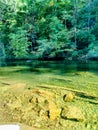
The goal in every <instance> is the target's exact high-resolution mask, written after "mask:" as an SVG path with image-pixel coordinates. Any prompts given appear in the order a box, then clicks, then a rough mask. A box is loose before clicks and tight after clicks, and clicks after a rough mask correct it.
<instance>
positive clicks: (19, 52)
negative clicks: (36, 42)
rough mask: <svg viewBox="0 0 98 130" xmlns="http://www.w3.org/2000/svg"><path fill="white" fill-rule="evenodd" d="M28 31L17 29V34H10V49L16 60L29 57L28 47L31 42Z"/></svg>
mask: <svg viewBox="0 0 98 130" xmlns="http://www.w3.org/2000/svg"><path fill="white" fill-rule="evenodd" d="M26 34H27V31H26V30H23V29H22V28H19V27H18V28H17V31H16V32H15V33H10V35H9V38H10V49H11V50H12V53H13V54H14V56H15V57H16V58H18V57H20V58H22V57H26V56H28V46H30V42H28V39H27V36H26Z"/></svg>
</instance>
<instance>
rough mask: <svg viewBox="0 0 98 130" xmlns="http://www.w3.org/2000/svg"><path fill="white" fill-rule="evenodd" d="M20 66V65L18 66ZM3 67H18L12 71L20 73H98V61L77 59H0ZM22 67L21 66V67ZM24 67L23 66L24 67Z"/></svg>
mask: <svg viewBox="0 0 98 130" xmlns="http://www.w3.org/2000/svg"><path fill="white" fill-rule="evenodd" d="M17 66H18V67H17ZM2 67H8V68H11V67H17V69H15V70H14V69H13V70H12V71H11V72H16V73H18V72H20V73H35V74H41V73H47V72H48V73H54V74H57V75H64V74H68V73H69V74H73V73H76V72H80V71H83V72H86V71H87V72H88V71H89V72H94V73H95V74H98V61H88V62H77V61H37V60H30V61H9V62H6V61H0V68H2ZM19 67H20V68H19ZM22 67H23V68H22ZM2 69H3V68H2Z"/></svg>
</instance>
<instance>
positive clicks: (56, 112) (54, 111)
mask: <svg viewBox="0 0 98 130" xmlns="http://www.w3.org/2000/svg"><path fill="white" fill-rule="evenodd" d="M48 108H49V118H50V120H55V119H57V118H58V117H59V116H60V113H61V109H60V108H58V107H57V106H56V104H55V103H54V102H49V104H48Z"/></svg>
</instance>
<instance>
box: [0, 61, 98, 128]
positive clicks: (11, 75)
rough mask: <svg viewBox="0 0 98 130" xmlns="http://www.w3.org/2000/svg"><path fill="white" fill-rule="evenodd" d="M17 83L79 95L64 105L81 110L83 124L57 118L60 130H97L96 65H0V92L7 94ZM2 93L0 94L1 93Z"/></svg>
mask: <svg viewBox="0 0 98 130" xmlns="http://www.w3.org/2000/svg"><path fill="white" fill-rule="evenodd" d="M17 83H20V87H21V83H24V84H26V88H33V87H34V88H36V87H40V88H41V87H42V86H46V87H47V86H48V88H49V87H51V86H52V87H53V88H55V90H56V88H59V90H60V91H61V90H62V92H63V89H67V90H68V89H70V90H74V91H77V92H79V93H81V94H80V95H77V96H76V98H75V99H74V100H73V101H72V102H68V103H67V102H66V105H71V106H76V107H78V108H79V109H81V110H82V111H83V114H84V116H85V121H84V122H82V123H81V122H75V121H70V120H63V119H61V118H60V122H61V124H62V127H61V126H60V130H65V128H66V129H67V128H68V130H97V129H98V61H92V62H91V61H88V62H75V61H74V62H67V61H17V62H14V61H13V62H0V88H1V90H4V92H6V91H5V90H8V86H10V85H12V86H15V85H14V84H17ZM6 88H7V89H6ZM1 90H0V92H2V91H1ZM51 91H53V89H51ZM82 92H83V93H86V96H85V95H82ZM92 97H93V98H92ZM61 99H62V94H61V96H60V102H62V105H65V102H63V101H62V100H61ZM1 113H2V112H1ZM1 120H2V117H1ZM4 122H5V121H4ZM58 125H60V124H58ZM65 125H66V126H65ZM69 127H70V129H69ZM49 130H50V129H49ZM58 130H59V129H58Z"/></svg>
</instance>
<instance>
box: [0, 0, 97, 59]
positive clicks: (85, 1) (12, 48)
mask: <svg viewBox="0 0 98 130" xmlns="http://www.w3.org/2000/svg"><path fill="white" fill-rule="evenodd" d="M93 57H94V58H98V0H0V58H8V59H9V58H18V59H21V58H24V59H25V58H27V59H85V58H93Z"/></svg>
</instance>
